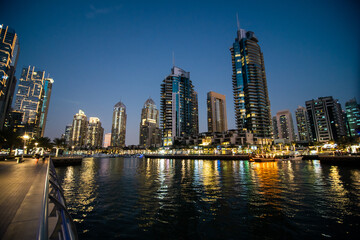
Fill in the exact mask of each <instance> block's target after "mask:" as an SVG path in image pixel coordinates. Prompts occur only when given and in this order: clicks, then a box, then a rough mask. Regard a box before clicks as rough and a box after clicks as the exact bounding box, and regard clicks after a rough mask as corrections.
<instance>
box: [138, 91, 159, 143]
mask: <svg viewBox="0 0 360 240" xmlns="http://www.w3.org/2000/svg"><path fill="white" fill-rule="evenodd" d="M139 138H140V139H139V145H140V146H143V147H146V148H148V147H157V146H160V144H161V135H160V129H159V110H158V109H156V105H155V102H154V101H153V100H152V99H151V98H149V99H148V100H146V102H145V104H144V107H143V109H142V111H141V122H140V136H139Z"/></svg>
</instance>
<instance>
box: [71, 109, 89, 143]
mask: <svg viewBox="0 0 360 240" xmlns="http://www.w3.org/2000/svg"><path fill="white" fill-rule="evenodd" d="M86 130H87V117H86V115H85V113H84V112H83V111H82V110H79V112H78V113H77V114H75V115H74V119H73V123H72V126H71V133H70V145H71V146H74V147H83V146H85V144H86V132H87V131H86Z"/></svg>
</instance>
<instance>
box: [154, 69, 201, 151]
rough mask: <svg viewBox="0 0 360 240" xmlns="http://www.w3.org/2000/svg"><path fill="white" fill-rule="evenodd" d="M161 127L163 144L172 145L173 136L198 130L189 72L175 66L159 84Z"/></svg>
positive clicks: (195, 102)
mask: <svg viewBox="0 0 360 240" xmlns="http://www.w3.org/2000/svg"><path fill="white" fill-rule="evenodd" d="M161 128H162V140H163V145H164V146H169V145H172V144H173V140H174V137H181V136H184V135H195V134H197V133H198V132H199V124H198V106H197V93H196V92H195V91H194V86H193V85H192V81H191V80H190V72H186V71H184V70H183V69H181V68H178V67H175V66H174V67H173V68H172V69H171V74H170V75H169V76H167V77H166V78H165V79H164V80H163V82H162V84H161Z"/></svg>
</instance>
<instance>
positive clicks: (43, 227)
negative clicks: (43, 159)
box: [37, 157, 78, 240]
mask: <svg viewBox="0 0 360 240" xmlns="http://www.w3.org/2000/svg"><path fill="white" fill-rule="evenodd" d="M49 209H51V211H49ZM49 221H50V222H51V223H52V224H49ZM49 232H50V234H49ZM37 239H38V240H45V239H46V240H47V239H54V240H55V239H64V240H73V239H74V240H77V239H78V235H77V231H76V227H75V224H74V221H73V219H72V218H71V216H70V214H69V212H68V211H67V206H66V201H65V198H64V191H63V189H62V187H61V185H60V184H59V182H58V180H57V175H56V171H55V167H54V164H53V162H52V161H51V158H50V157H49V162H48V166H47V172H46V179H45V189H44V196H43V200H42V211H41V217H40V225H39V230H38V237H37Z"/></svg>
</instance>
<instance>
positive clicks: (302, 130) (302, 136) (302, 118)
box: [295, 106, 312, 142]
mask: <svg viewBox="0 0 360 240" xmlns="http://www.w3.org/2000/svg"><path fill="white" fill-rule="evenodd" d="M295 117H296V125H297V129H298V136H299V141H300V142H310V141H312V136H311V130H310V123H309V117H308V114H307V111H306V108H305V107H302V106H299V107H298V108H297V109H296V111H295Z"/></svg>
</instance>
